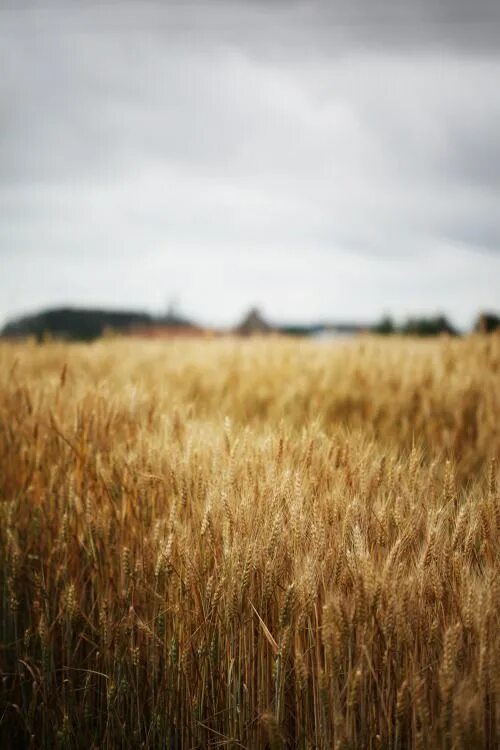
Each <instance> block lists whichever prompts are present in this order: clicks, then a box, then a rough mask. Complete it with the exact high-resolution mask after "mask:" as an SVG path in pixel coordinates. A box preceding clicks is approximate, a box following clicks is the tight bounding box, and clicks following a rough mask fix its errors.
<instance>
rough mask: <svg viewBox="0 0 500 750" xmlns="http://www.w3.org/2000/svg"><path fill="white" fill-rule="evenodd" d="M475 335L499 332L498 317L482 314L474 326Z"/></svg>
mask: <svg viewBox="0 0 500 750" xmlns="http://www.w3.org/2000/svg"><path fill="white" fill-rule="evenodd" d="M474 330H475V331H476V332H477V333H493V331H498V330H500V315H496V314H495V313H492V312H482V313H481V314H480V315H479V316H478V318H477V320H476V323H475V325H474Z"/></svg>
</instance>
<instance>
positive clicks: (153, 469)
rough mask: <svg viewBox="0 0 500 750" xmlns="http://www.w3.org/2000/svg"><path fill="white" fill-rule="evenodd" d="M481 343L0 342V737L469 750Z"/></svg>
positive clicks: (28, 742)
mask: <svg viewBox="0 0 500 750" xmlns="http://www.w3.org/2000/svg"><path fill="white" fill-rule="evenodd" d="M499 418H500V337H497V336H490V337H486V336H484V337H482V336H471V337H468V338H465V339H461V340H452V339H448V338H441V339H434V340H427V341H422V340H412V339H407V338H397V337H395V338H390V339H381V338H380V339H377V338H371V337H366V338H365V337H360V338H359V339H356V340H352V341H349V342H345V343H341V344H339V343H336V344H327V343H317V342H312V341H305V340H304V341H300V340H295V341H290V340H284V339H280V338H272V337H271V338H267V339H251V340H233V339H220V340H207V341H201V342H200V341H187V340H185V341H183V340H175V341H170V342H154V341H153V342H145V341H133V340H118V339H117V340H102V341H99V342H96V343H93V344H87V345H84V344H64V343H57V342H53V343H50V342H49V343H45V344H43V345H36V344H34V343H19V344H15V343H4V344H1V345H0V469H1V476H0V512H1V518H0V587H1V593H0V602H1V604H0V606H1V609H0V634H1V642H0V669H1V686H0V691H1V692H0V742H1V747H2V748H7V749H8V748H10V747H12V748H15V747H33V748H58V747H59V748H88V749H90V748H95V749H97V748H100V749H101V750H104V749H105V748H106V749H107V748H165V749H166V750H167V749H168V750H173V749H174V748H175V749H177V748H192V749H193V750H194V749H195V748H199V749H204V748H249V749H252V748H270V749H274V748H299V749H303V750H312V749H313V748H316V749H319V748H321V749H322V748H328V749H332V750H333V748H336V749H338V750H340V748H342V749H344V750H348V749H349V750H357V749H361V748H377V749H380V748H382V749H384V748H385V749H387V750H406V748H411V749H412V750H413V749H414V750H417V749H418V750H420V749H422V750H423V749H426V748H427V749H429V750H431V749H433V748H439V750H455V749H456V748H464V750H469V749H471V750H474V749H475V748H491V749H492V750H493V748H495V747H498V746H499V740H500V575H499V573H500V497H499V490H498V468H497V467H498V463H497V462H496V460H497V459H498V457H499V454H500V427H499Z"/></svg>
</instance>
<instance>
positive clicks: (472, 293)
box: [0, 0, 500, 321]
mask: <svg viewBox="0 0 500 750" xmlns="http://www.w3.org/2000/svg"><path fill="white" fill-rule="evenodd" d="M0 19H1V21H2V24H1V29H0V65H1V66H2V70H3V71H4V72H5V74H4V75H3V76H2V79H1V80H0V102H1V111H0V117H1V120H0V257H2V258H3V259H4V261H5V265H6V269H7V271H6V273H4V274H3V279H4V281H3V282H2V283H3V284H4V290H3V291H4V294H3V298H4V299H5V300H6V301H5V302H4V309H3V310H2V309H0V316H2V315H3V316H5V315H6V314H7V313H8V312H9V311H10V310H13V309H16V310H17V309H23V308H26V307H30V306H33V305H35V304H39V303H40V304H42V303H43V304H45V303H50V302H58V301H62V300H63V299H64V301H72V300H75V301H87V302H89V303H90V302H92V301H93V300H94V301H100V302H101V303H103V304H104V303H105V302H106V300H107V299H109V300H110V301H111V302H115V303H116V304H125V303H128V302H134V303H136V304H140V305H144V304H152V305H160V304H162V300H163V297H164V296H165V294H166V293H167V291H168V290H169V289H171V288H178V291H179V292H180V293H181V294H182V295H183V296H185V298H186V301H187V302H186V304H187V305H188V306H191V309H192V310H193V312H195V313H197V314H200V315H205V316H207V315H208V316H210V315H213V316H215V317H216V318H217V319H220V320H225V319H229V318H230V317H231V316H234V315H235V314H237V313H238V312H239V311H240V310H241V308H243V307H244V306H245V304H247V303H250V302H252V301H256V300H255V299H254V298H255V296H256V295H257V296H258V295H259V294H260V295H261V297H262V299H261V300H260V301H261V303H262V304H263V305H264V306H265V307H266V308H272V311H273V313H274V314H275V315H276V316H279V315H285V314H286V315H290V314H292V313H293V310H294V309H297V310H298V311H299V312H298V313H297V315H298V316H300V311H303V313H304V315H305V316H313V317H314V316H316V315H320V314H321V315H327V316H328V315H331V316H333V317H335V316H337V317H338V316H341V315H342V314H344V313H345V314H348V315H356V314H357V312H358V311H359V314H360V315H361V314H365V315H376V314H378V313H379V312H381V311H383V310H384V309H393V310H394V312H396V313H399V314H404V313H405V312H406V311H411V310H413V309H417V308H419V306H422V307H423V308H424V309H432V308H433V307H435V306H439V305H441V306H444V307H445V308H446V309H447V310H448V311H449V312H451V313H452V314H453V315H455V317H456V318H458V319H460V320H461V321H466V320H468V319H469V317H470V315H472V314H473V313H474V312H475V311H476V310H477V309H478V307H479V306H483V305H494V304H496V300H497V298H498V292H499V291H500V289H499V283H498V282H497V281H496V279H498V278H500V276H499V275H498V274H497V271H498V270H500V269H499V265H498V257H499V255H498V253H497V251H498V248H499V247H500V223H499V222H498V219H497V216H498V210H497V206H498V199H499V197H500V195H499V193H500V180H499V178H500V166H499V165H500V137H499V136H498V133H500V94H499V93H498V86H497V81H498V80H499V77H500V47H499V39H500V34H499V33H498V31H499V30H500V13H499V6H498V4H497V3H496V2H495V3H493V2H487V0H480V1H479V2H476V3H475V4H474V5H472V4H470V3H465V2H463V3H461V2H430V0H429V2H424V0H420V2H411V3H410V2H406V1H405V2H398V3H394V2H390V3H389V2H375V3H374V2H371V3H368V0H364V1H361V0H358V1H357V2H350V3H347V2H337V3H326V2H321V3H320V2H316V3H314V2H307V3H306V2H295V3H289V2H287V3H285V2H277V1H275V2H266V3H264V2H231V3H227V2H222V1H220V2H219V1H217V0H212V1H211V2H208V1H207V2H204V3H201V2H197V3H182V4H180V3H179V4H174V3H167V4H161V3H155V2H141V3H138V2H107V3H103V4H97V3H95V4H88V3H85V4H83V3H79V2H76V0H75V1H74V2H66V3H60V2H55V1H53V2H48V1H47V2H46V3H42V4H41V3H38V2H37V3H36V4H29V3H25V4H24V6H23V7H22V8H21V7H20V6H19V4H16V6H15V7H14V6H13V7H12V8H11V9H10V10H9V9H8V7H7V8H6V7H4V6H3V7H2V10H0ZM478 251H482V252H481V253H480V254H479V253H478ZM423 260H425V264H424V263H423ZM431 264H432V265H431ZM451 265H453V266H455V267H456V277H455V278H454V282H453V283H454V287H453V289H451V288H450V287H449V284H448V281H447V279H448V278H449V275H448V276H447V274H446V273H445V269H446V268H448V269H449V268H450V266H451ZM49 267H50V274H49V273H46V274H42V276H41V273H40V272H41V269H46V270H47V269H48V268H49ZM138 268H140V269H141V270H140V271H138V270H137V269H138ZM430 268H433V269H435V278H434V280H431V281H430V280H429V278H428V275H429V269H430ZM119 269H121V270H119ZM115 274H118V276H119V278H120V284H118V285H117V284H116V283H115V284H114V283H113V278H114V275H115ZM49 277H50V278H49ZM358 277H359V279H360V281H359V284H360V290H361V291H362V295H360V296H356V295H353V294H352V293H348V292H347V293H346V292H345V290H346V289H347V290H348V289H352V288H353V285H355V283H356V278H358ZM41 279H43V283H41ZM436 280H437V281H436ZM209 281H210V284H213V285H217V284H219V285H221V284H222V286H223V287H224V293H223V294H221V295H218V298H217V299H216V300H214V298H213V293H212V292H211V291H210V289H211V287H210V285H209V284H208V282H209ZM152 285H154V289H152ZM141 290H142V291H141ZM256 290H257V291H256ZM459 290H460V291H459ZM465 298H466V301H465V302H464V299H465ZM299 303H300V304H299Z"/></svg>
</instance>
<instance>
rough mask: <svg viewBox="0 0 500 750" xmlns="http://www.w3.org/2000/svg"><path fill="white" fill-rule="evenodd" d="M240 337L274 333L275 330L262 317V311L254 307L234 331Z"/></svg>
mask: <svg viewBox="0 0 500 750" xmlns="http://www.w3.org/2000/svg"><path fill="white" fill-rule="evenodd" d="M234 331H235V333H237V334H239V335H240V336H252V335H254V334H267V333H272V332H273V331H274V328H273V327H272V326H271V325H270V324H269V323H268V322H267V321H266V320H265V319H264V318H263V317H262V314H261V313H260V311H259V310H258V309H257V308H256V307H254V308H252V309H251V310H250V311H249V312H248V313H247V314H246V315H245V317H244V318H243V320H242V321H241V323H240V324H239V326H237V327H236V328H235V329H234Z"/></svg>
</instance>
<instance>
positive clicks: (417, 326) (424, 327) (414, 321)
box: [401, 315, 458, 336]
mask: <svg viewBox="0 0 500 750" xmlns="http://www.w3.org/2000/svg"><path fill="white" fill-rule="evenodd" d="M401 332H402V333H404V334H408V335H410V336H438V335H439V334H441V333H447V334H448V335H450V336H457V335H458V331H457V330H456V329H455V327H454V326H452V324H451V323H450V321H449V320H448V319H447V318H446V316H445V315H436V316H434V317H430V318H409V319H408V320H407V321H406V323H405V324H404V325H403V327H402V329H401Z"/></svg>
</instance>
